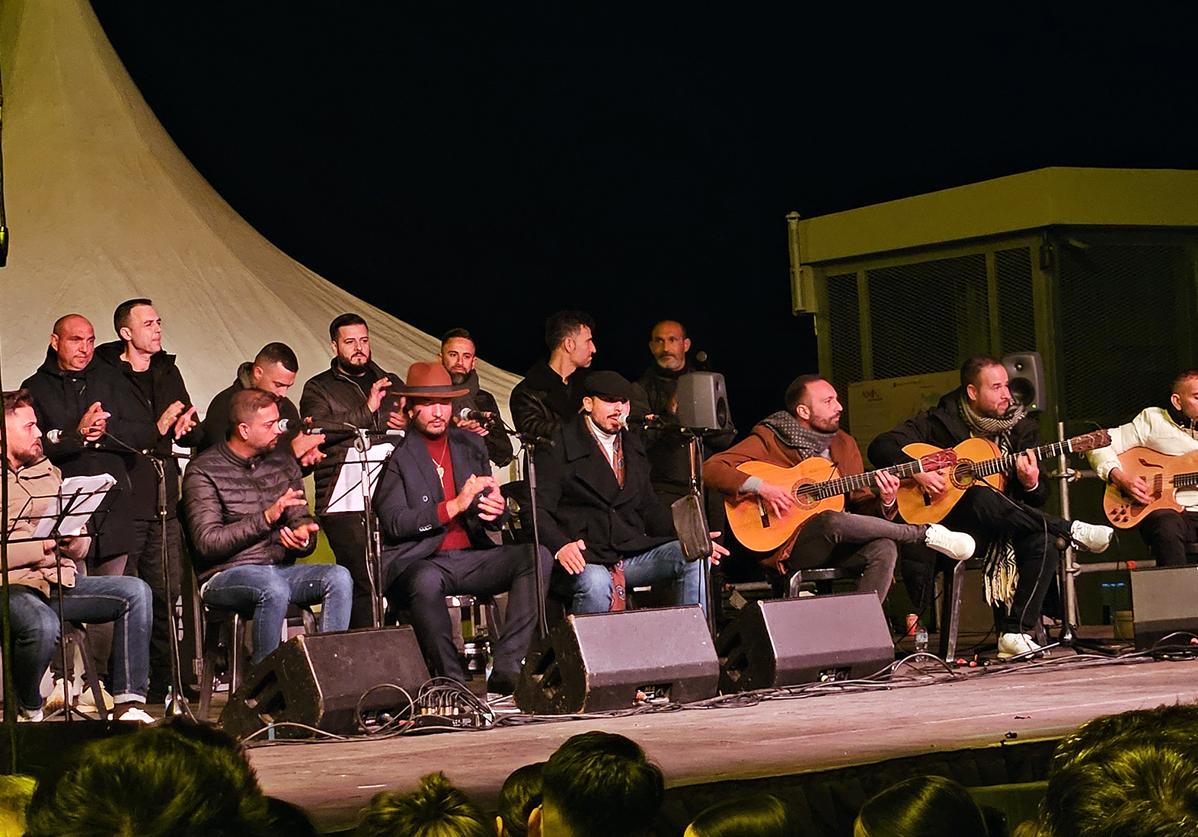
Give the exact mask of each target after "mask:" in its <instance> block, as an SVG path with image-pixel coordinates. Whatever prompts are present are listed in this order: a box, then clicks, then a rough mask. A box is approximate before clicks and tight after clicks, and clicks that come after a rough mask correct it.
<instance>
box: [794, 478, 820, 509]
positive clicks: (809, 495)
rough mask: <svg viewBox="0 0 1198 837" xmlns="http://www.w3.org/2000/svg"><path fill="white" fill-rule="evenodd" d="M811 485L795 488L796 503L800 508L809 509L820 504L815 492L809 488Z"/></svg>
mask: <svg viewBox="0 0 1198 837" xmlns="http://www.w3.org/2000/svg"><path fill="white" fill-rule="evenodd" d="M809 485H810V484H809V483H806V484H803V485H800V486H796V487H795V490H794V495H795V501H796V502H797V503H798V504H799V507H800V508H804V509H809V508H811V507H812V506H814V505H816V504H818V503H819V497H817V496H815V492H813V491H812V490H811V489H810V488H809V487H808V486H809Z"/></svg>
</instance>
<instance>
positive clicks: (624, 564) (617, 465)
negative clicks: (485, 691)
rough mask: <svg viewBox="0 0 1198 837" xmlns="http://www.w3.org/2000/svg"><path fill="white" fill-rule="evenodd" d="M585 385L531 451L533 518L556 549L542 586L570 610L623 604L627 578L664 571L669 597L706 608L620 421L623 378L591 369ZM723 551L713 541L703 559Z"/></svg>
mask: <svg viewBox="0 0 1198 837" xmlns="http://www.w3.org/2000/svg"><path fill="white" fill-rule="evenodd" d="M584 392H585V395H584V397H583V399H582V406H583V412H582V414H580V415H579V416H577V417H576V418H574V419H572V420H571V421H568V422H566V423H564V424H563V425H562V426H561V427H560V428H559V429H558V430H557V431H556V432H555V433H554V435H553V437H552V438H553V444H552V445H544V446H541V447H539V448H538V449H537V453H536V465H537V522H538V524H539V526H540V534H541V543H542V544H544V545H545V546H546V547H548V549H549V551H550V552H551V553H552V554H553V556H554V559H555V566H554V568H553V576H552V581H551V583H550V590H551V592H552V593H553V595H554V596H557V597H558V598H563V599H565V600H566V607H567V609H568V610H569V611H570V612H571V613H598V612H603V611H608V610H623V609H624V607H625V594H626V590H627V589H628V588H631V587H637V586H641V585H645V584H651V583H654V582H659V581H672V582H673V585H674V593H675V601H676V603H677V604H680V605H688V604H698V605H702V606H703V607H704V608H705V609H706V607H707V591H706V590H704V589H703V584H702V581H701V579H702V572H701V567H700V566H699V562H698V561H687V560H686V558H685V557H684V556H683V554H682V546H681V545H680V544H679V543H678V540H677V536H676V534H675V532H674V522H673V520H672V519H671V517H670V514H669V512H668V511H666V509H665V507H664V506H663V505H662V504H661V503H660V502H659V501H658V500H657V497H656V496H655V495H654V493H653V485H652V484H651V483H650V481H649V460H648V458H647V457H646V456H645V449H644V447H643V445H642V444H641V441H640V440H639V439H638V438H637V437H636V435H635V434H632V433H628V432H627V431H626V430H625V427H624V425H625V420H626V419H627V417H628V402H629V400H630V398H631V396H632V384H630V383H629V382H628V381H627V380H625V378H624V377H623V376H622V375H620V374H619V373H616V372H607V371H601V372H592V373H591V374H590V375H589V376H588V377H587V379H586V382H585V385H584ZM715 534H718V533H715ZM727 554H728V553H727V550H725V549H724V548H723V547H720V546H716V547H715V553H714V554H713V555H712V556H711V560H712V561H718V560H719V558H720V556H721V555H727Z"/></svg>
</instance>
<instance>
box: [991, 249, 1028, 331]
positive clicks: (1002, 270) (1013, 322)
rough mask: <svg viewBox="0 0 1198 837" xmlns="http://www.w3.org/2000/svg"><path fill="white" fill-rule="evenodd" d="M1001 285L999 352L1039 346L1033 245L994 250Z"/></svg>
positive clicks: (999, 291) (997, 278)
mask: <svg viewBox="0 0 1198 837" xmlns="http://www.w3.org/2000/svg"><path fill="white" fill-rule="evenodd" d="M994 273H995V278H996V280H997V287H998V335H999V343H1000V352H999V353H1000V354H1004V355H1005V354H1008V353H1009V352H1028V351H1034V350H1035V349H1036V315H1035V310H1034V308H1033V303H1032V251H1031V248H1030V247H1018V248H1016V249H1014V250H998V251H996V252H995V254H994Z"/></svg>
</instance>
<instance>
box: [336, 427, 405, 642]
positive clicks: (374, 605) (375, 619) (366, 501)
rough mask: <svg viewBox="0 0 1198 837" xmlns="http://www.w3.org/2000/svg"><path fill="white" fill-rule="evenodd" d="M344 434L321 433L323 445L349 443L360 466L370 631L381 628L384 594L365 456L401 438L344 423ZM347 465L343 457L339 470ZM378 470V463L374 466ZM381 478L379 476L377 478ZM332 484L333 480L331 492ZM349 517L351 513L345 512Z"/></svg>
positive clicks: (393, 433) (348, 491)
mask: <svg viewBox="0 0 1198 837" xmlns="http://www.w3.org/2000/svg"><path fill="white" fill-rule="evenodd" d="M343 426H344V427H345V430H342V431H337V432H329V431H327V430H326V431H325V433H324V436H325V441H326V442H328V441H330V437H332V439H334V440H339V439H353V440H354V444H353V448H354V450H356V451H357V452H358V462H359V464H360V465H361V468H362V473H361V476H360V478H359V480H358V486H357V488H358V489H359V491H360V492H361V499H362V525H363V527H364V528H365V529H366V537H365V540H364V541H363V547H364V550H365V555H364V556H363V557H364V559H365V562H366V575H367V576H368V577H369V579H370V621H371V624H372V626H373V627H375V628H381V627H383V616H384V614H385V610H386V607H385V605H384V604H383V601H384V597H385V595H386V590H384V589H383V548H382V542H381V539H380V533H379V531H378V525H377V524H376V522H375V519H374V498H373V496H372V494H371V490H370V485H371V479H370V465H371V462H370V457H369V456H367V452H368V451H369V450H370V449H371V447H373V445H374V442H375V441H379V440H382V441H386V440H388V439H393V440H394V441H395V442H396V443H398V442H400V441H402V440H403V438H404V432H403V431H402V430H394V431H393V430H387V431H379V430H372V429H370V428H369V427H358V426H357V425H356V424H351V423H350V422H344V425H343ZM348 464H350V463H349V457H348V455H347V456H346V461H345V462H342V463H341V468H343V469H344V468H345V466H346V465H348ZM378 464H379V467H380V468H381V467H382V464H383V463H382V462H380V463H378ZM380 476H381V474H380ZM335 487H336V480H334V488H335ZM352 492H353V488H346V489H345V493H343V494H340V495H338V496H337V497H332V498H330V500H329V503H328V506H327V507H326V511H325V514H329V513H330V512H328V511H327V508H331V507H332V506H333V505H335V504H336V503H339V502H341V501H342V499H343V498H345V497H348V496H350V494H351V493H352ZM347 513H348V514H353V513H354V512H352V511H350V512H347Z"/></svg>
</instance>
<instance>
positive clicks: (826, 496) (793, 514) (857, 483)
mask: <svg viewBox="0 0 1198 837" xmlns="http://www.w3.org/2000/svg"><path fill="white" fill-rule="evenodd" d="M956 462H957V454H956V453H955V452H954V451H951V450H933V451H931V452H930V453H929V454H928V455H927V456H923V457H919V458H917V459H914V460H912V461H911V462H904V463H902V464H901V465H894V466H892V467H890V468H879V469H878V470H877V471H870V472H869V473H866V474H853V475H852V476H848V477H836V466H835V465H834V464H833V463H832V462H831V461H829V460H827V459H824V458H823V457H822V456H813V457H810V458H809V459H804V460H803V461H802V462H800V463H799V464H798V465H795V466H793V467H790V468H783V467H781V466H779V465H770V464H768V463H765V462H744V463H741V464H740V465H738V466H736V467H737V470H738V471H743V472H744V473H746V474H748V475H749V476H751V477H761V478H762V479H763V480H765V481H766V482H768V483H770V484H772V485H779V486H790V492H791V494H792V495H794V498H795V506H794V508H792V509H791V510H790V511H789V512H787V513H786V514H785V515H783V516H782V517H777V516H776V515H775V514H774V513H773V512H772V511H771V510H770V508H769V506H768V505H767V504H766V502H765V501H764V500H762V499H761V498H760V497H757V496H754V495H749V496H746V497H740V498H737V499H728V500H725V501H724V508H725V510H726V511H727V512H728V525H729V526H730V527H731V528H732V534H734V535H735V536H736V539H737V540H738V541H740V542H741V543H742V544H743V545H744V546H745V548H746V549H751V550H753V551H754V552H772V551H773V550H775V549H777V548H778V547H780V546H782V544H784V543H786V541H787V540H789V539H790V536H791V535H793V534H794V533H795V532H796V531H797V530H798V529H799V527H801V526H802V525H803V524H804V523H806V522H807V520H808V519H809V518H811V517H813V516H814V515H817V514H819V513H820V512H825V511H843V510H844V496H845V494H847V493H849V492H850V491H856V490H858V489H861V488H871V487H873V484H874V475H875V474H877V473H878V472H879V471H886V472H887V473H890V474H893V475H894V476H896V477H898V478H899V479H903V478H904V477H909V476H911V475H912V474H918V473H919V472H920V471H938V470H940V469H941V468H951V467H952V466H953V465H955V464H956Z"/></svg>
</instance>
